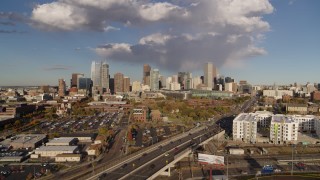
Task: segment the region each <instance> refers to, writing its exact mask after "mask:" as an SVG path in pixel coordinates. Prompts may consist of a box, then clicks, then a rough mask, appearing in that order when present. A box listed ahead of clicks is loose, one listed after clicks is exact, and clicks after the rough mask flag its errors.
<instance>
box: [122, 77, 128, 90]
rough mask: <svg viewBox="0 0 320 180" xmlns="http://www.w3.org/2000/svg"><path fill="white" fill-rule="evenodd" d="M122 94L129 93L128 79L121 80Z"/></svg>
mask: <svg viewBox="0 0 320 180" xmlns="http://www.w3.org/2000/svg"><path fill="white" fill-rule="evenodd" d="M123 92H130V78H129V77H124V78H123Z"/></svg>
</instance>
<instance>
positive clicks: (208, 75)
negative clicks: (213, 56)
mask: <svg viewBox="0 0 320 180" xmlns="http://www.w3.org/2000/svg"><path fill="white" fill-rule="evenodd" d="M212 83H213V64H212V63H209V62H208V63H206V64H205V66H204V85H205V86H206V87H207V89H208V90H212V88H213V84H212Z"/></svg>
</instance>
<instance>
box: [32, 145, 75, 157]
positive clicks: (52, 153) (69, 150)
mask: <svg viewBox="0 0 320 180" xmlns="http://www.w3.org/2000/svg"><path fill="white" fill-rule="evenodd" d="M77 153H79V150H78V146H41V147H40V148H38V149H36V150H35V154H39V155H40V156H41V157H56V156H57V155H58V154H77Z"/></svg>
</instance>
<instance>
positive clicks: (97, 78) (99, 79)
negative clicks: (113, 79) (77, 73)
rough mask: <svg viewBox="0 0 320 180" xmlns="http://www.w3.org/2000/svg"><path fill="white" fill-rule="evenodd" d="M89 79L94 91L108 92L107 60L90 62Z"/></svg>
mask: <svg viewBox="0 0 320 180" xmlns="http://www.w3.org/2000/svg"><path fill="white" fill-rule="evenodd" d="M91 80H92V83H93V84H92V86H93V89H94V92H99V93H100V94H102V93H104V92H109V90H110V87H109V65H108V64H107V62H105V61H104V62H95V61H93V62H92V64H91Z"/></svg>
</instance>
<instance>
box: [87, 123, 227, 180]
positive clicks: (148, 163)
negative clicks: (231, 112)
mask: <svg viewBox="0 0 320 180" xmlns="http://www.w3.org/2000/svg"><path fill="white" fill-rule="evenodd" d="M220 131H221V129H219V127H218V126H217V125H211V126H208V127H207V128H205V129H204V130H202V131H198V132H194V133H189V132H186V135H185V136H182V137H181V138H179V139H176V140H174V141H171V142H168V143H167V144H164V145H159V146H158V147H157V148H155V149H154V150H153V151H151V152H149V153H143V154H142V155H141V156H138V157H136V158H135V159H133V160H132V161H130V162H126V163H124V164H121V165H120V166H118V167H116V168H114V169H112V170H106V171H104V172H101V173H99V174H97V175H95V176H93V177H92V178H90V179H96V178H99V179H108V180H113V179H114V180H115V179H134V180H136V179H146V178H148V177H150V176H152V175H153V174H154V173H156V172H158V171H159V170H160V169H162V168H163V167H164V166H166V165H167V164H168V163H170V162H172V161H173V160H174V156H175V155H177V154H179V153H180V152H183V151H184V150H186V149H188V148H192V147H195V146H196V145H197V144H199V143H201V142H203V141H205V140H207V139H208V138H210V137H212V136H214V135H216V134H218V133H219V132H220Z"/></svg>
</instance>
